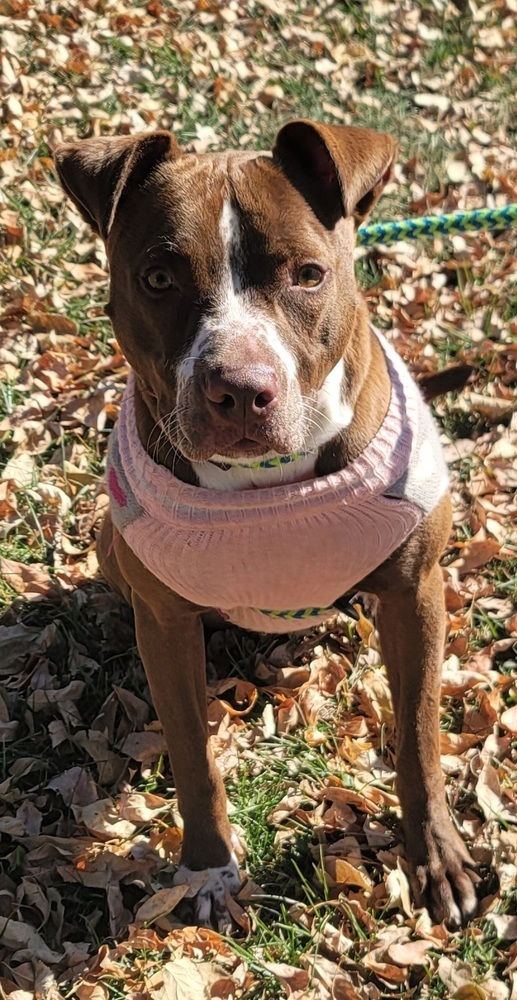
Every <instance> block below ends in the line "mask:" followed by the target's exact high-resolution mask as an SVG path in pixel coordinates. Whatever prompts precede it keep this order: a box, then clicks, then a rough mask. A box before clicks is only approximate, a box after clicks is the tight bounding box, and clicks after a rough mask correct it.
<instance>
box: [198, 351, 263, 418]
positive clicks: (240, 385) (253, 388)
mask: <svg viewBox="0 0 517 1000" xmlns="http://www.w3.org/2000/svg"><path fill="white" fill-rule="evenodd" d="M278 389H279V384H278V375H277V373H276V371H275V369H274V368H271V367H270V366H269V365H248V366H247V367H245V368H217V369H215V370H214V371H211V372H209V373H207V375H206V377H205V394H206V397H207V399H208V400H209V401H210V402H211V403H212V404H213V405H214V406H216V407H217V408H218V409H219V410H224V411H225V413H226V416H227V417H228V418H229V419H230V420H233V419H236V420H240V419H242V417H244V418H246V417H252V416H254V417H258V416H266V414H268V413H269V412H270V411H271V410H272V409H273V408H274V406H275V405H276V403H277V395H278Z"/></svg>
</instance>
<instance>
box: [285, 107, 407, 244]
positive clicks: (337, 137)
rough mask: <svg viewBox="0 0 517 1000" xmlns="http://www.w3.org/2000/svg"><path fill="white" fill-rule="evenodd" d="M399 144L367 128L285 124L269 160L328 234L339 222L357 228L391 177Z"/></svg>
mask: <svg viewBox="0 0 517 1000" xmlns="http://www.w3.org/2000/svg"><path fill="white" fill-rule="evenodd" d="M396 152H397V143H396V141H395V139H393V137H392V136H391V135H386V134H384V133H381V132H374V131H373V130H372V129H369V128H355V127H349V126H346V125H319V124H317V123H316V122H311V121H305V120H303V119H301V120H300V121H294V122H289V124H288V125H284V127H283V128H282V129H280V132H279V133H278V135H277V137H276V143H275V146H274V149H273V160H274V162H275V163H276V164H277V165H278V166H279V167H280V168H281V169H282V171H283V173H284V174H285V175H286V176H287V177H288V179H289V180H290V182H291V184H293V185H294V187H296V188H297V189H298V190H299V191H300V193H301V194H302V195H303V196H304V198H305V199H306V200H307V201H308V202H309V204H310V205H311V208H312V209H313V210H314V211H315V213H316V215H317V216H318V218H319V219H320V221H321V222H323V224H324V225H325V226H327V228H329V229H333V228H334V226H335V224H336V222H337V221H338V219H339V218H341V217H343V216H344V217H348V216H353V217H354V218H355V220H356V223H357V224H358V225H359V223H360V222H362V221H363V220H364V219H365V218H366V216H367V215H368V213H369V212H370V211H371V209H372V208H373V206H374V205H375V202H376V201H377V198H378V197H379V195H380V193H381V191H382V189H383V187H384V185H385V184H386V183H387V181H388V180H389V178H390V176H391V170H392V166H393V161H394V159H395V155H396Z"/></svg>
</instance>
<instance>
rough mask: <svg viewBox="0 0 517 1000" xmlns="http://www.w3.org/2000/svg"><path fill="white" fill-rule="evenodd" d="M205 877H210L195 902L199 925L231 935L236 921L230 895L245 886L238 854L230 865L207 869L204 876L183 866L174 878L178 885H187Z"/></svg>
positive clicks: (175, 883)
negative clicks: (231, 908)
mask: <svg viewBox="0 0 517 1000" xmlns="http://www.w3.org/2000/svg"><path fill="white" fill-rule="evenodd" d="M201 875H208V877H207V878H206V879H205V881H204V882H203V885H202V886H201V887H200V889H199V890H198V891H197V893H196V896H195V899H194V910H195V915H196V921H197V923H198V924H199V925H200V926H201V927H215V929H216V930H218V931H219V932H220V933H221V934H227V933H230V931H231V929H232V917H231V914H230V911H229V909H228V906H227V903H226V894H227V892H230V893H231V895H235V894H236V893H237V892H238V891H239V889H240V886H241V877H240V875H239V866H238V864H237V858H236V857H235V854H233V853H232V857H231V860H230V861H229V862H228V864H227V865H222V866H221V867H219V868H206V869H205V870H204V871H203V872H198V871H192V869H191V868H187V866H186V865H180V867H179V868H178V871H177V872H176V874H175V876H174V880H173V881H174V885H184V883H185V882H191V881H192V882H193V883H195V882H196V881H197V880H199V877H200V876H201Z"/></svg>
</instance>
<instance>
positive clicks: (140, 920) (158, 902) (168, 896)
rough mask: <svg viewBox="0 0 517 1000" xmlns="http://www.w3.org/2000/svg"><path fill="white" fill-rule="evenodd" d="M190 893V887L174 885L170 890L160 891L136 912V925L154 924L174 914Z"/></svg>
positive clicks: (145, 901)
mask: <svg viewBox="0 0 517 1000" xmlns="http://www.w3.org/2000/svg"><path fill="white" fill-rule="evenodd" d="M187 891H188V885H174V886H172V887H171V888H170V889H158V892H155V894H154V896H150V897H149V899H146V900H144V902H143V903H141V904H140V906H139V907H138V909H137V910H136V912H135V923H136V924H152V923H153V922H154V921H155V920H158V918H159V917H165V916H167V914H168V913H172V911H173V910H175V909H176V907H177V905H178V903H179V902H181V900H182V899H183V897H184V896H185V895H186V893H187Z"/></svg>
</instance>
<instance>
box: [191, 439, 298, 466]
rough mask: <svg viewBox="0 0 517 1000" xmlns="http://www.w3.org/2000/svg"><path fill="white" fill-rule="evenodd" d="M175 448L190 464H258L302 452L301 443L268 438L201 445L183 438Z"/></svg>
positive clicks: (220, 440) (216, 441) (212, 441)
mask: <svg viewBox="0 0 517 1000" xmlns="http://www.w3.org/2000/svg"><path fill="white" fill-rule="evenodd" d="M175 448H176V450H177V451H178V452H180V454H181V455H182V457H183V458H185V459H186V460H187V461H189V462H209V461H212V462H247V461H248V462H252V461H253V462H258V461H263V460H264V461H265V460H267V459H270V458H273V457H274V456H276V455H291V454H293V452H297V451H300V450H301V447H300V443H298V446H297V443H296V442H293V441H289V440H287V439H285V438H284V439H277V438H276V437H267V438H266V439H262V440H260V439H259V438H258V437H257V438H252V437H250V438H248V437H244V438H240V439H238V440H228V438H224V439H223V438H215V437H214V438H212V439H210V440H207V441H203V442H201V443H197V442H196V443H195V444H194V443H193V442H191V441H188V440H186V439H185V437H183V439H182V441H181V444H180V445H175Z"/></svg>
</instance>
